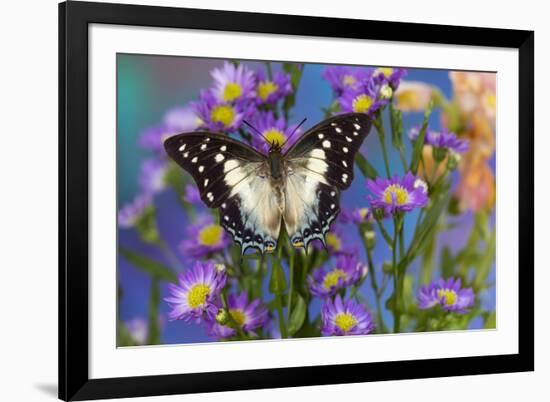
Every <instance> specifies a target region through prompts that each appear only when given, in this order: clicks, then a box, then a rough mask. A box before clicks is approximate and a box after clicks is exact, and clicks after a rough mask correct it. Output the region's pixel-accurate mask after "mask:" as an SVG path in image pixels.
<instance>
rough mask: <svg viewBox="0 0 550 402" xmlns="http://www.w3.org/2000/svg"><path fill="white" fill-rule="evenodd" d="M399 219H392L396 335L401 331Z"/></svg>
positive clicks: (394, 324)
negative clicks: (398, 256) (398, 262)
mask: <svg viewBox="0 0 550 402" xmlns="http://www.w3.org/2000/svg"><path fill="white" fill-rule="evenodd" d="M399 219H400V218H398V217H394V218H393V241H392V272H393V332H395V333H397V332H399V330H400V329H401V323H400V321H401V311H400V308H401V306H400V303H401V294H400V292H399V290H400V289H399V288H400V286H399V272H398V266H397V252H396V248H397V238H398V232H399V222H398V221H399Z"/></svg>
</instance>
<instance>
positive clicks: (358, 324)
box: [321, 295, 374, 336]
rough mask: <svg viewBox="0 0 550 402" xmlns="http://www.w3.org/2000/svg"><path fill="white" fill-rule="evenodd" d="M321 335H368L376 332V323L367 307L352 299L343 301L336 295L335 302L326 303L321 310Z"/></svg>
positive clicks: (327, 301)
mask: <svg viewBox="0 0 550 402" xmlns="http://www.w3.org/2000/svg"><path fill="white" fill-rule="evenodd" d="M321 322H322V326H321V333H322V334H323V335H325V336H330V335H366V334H369V333H371V332H372V331H373V330H374V322H373V321H372V317H371V315H370V313H369V312H368V311H367V310H366V308H365V306H363V305H362V304H359V303H355V302H354V301H353V300H352V299H350V300H347V301H346V302H344V301H342V298H341V297H340V295H336V297H335V298H334V301H332V300H331V299H330V298H329V299H327V300H326V301H325V304H324V305H323V307H322V309H321Z"/></svg>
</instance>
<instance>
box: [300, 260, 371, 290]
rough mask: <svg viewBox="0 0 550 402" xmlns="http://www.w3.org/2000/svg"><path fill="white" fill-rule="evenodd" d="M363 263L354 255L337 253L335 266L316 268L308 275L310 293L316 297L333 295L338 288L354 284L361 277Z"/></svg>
mask: <svg viewBox="0 0 550 402" xmlns="http://www.w3.org/2000/svg"><path fill="white" fill-rule="evenodd" d="M362 273H363V265H361V264H360V263H359V261H358V260H357V257H355V256H354V255H346V254H342V255H339V256H338V258H337V259H336V266H335V267H334V268H333V269H332V270H330V271H326V270H325V269H324V268H322V267H321V268H318V269H317V270H315V271H314V272H313V274H311V275H310V276H309V277H308V285H309V289H310V291H311V294H313V295H314V296H317V297H323V298H325V297H328V296H333V295H335V294H336V292H337V291H338V290H339V289H343V288H346V287H348V286H352V285H354V284H356V283H357V282H358V281H359V279H361V277H362Z"/></svg>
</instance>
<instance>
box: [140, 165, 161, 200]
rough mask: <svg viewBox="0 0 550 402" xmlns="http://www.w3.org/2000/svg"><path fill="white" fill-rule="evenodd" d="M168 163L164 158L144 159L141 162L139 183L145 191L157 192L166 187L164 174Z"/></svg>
mask: <svg viewBox="0 0 550 402" xmlns="http://www.w3.org/2000/svg"><path fill="white" fill-rule="evenodd" d="M167 167H168V164H167V163H166V160H161V159H146V160H144V161H143V162H142V164H141V171H140V175H139V184H140V186H141V188H142V190H143V191H145V192H147V193H152V194H154V193H158V192H160V191H162V190H164V189H165V188H166V183H165V180H164V178H165V176H166V170H167Z"/></svg>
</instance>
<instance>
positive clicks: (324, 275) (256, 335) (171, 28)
mask: <svg viewBox="0 0 550 402" xmlns="http://www.w3.org/2000/svg"><path fill="white" fill-rule="evenodd" d="M59 32H60V35H59V38H60V47H59V49H60V61H59V66H60V69H59V71H60V76H59V82H60V87H59V88H60V107H59V113H60V119H59V121H60V137H59V138H60V141H59V143H60V167H59V169H60V176H59V177H60V263H59V283H60V286H59V289H60V298H59V315H60V317H59V325H60V327H59V370H60V372H59V383H60V384H59V397H60V398H61V399H64V400H83V399H98V398H116V397H130V396H147V395H161V394H176V393H193V392H209V391H222V390H236V389H251V388H269V387H288V386H298V385H314V384H330V383H345V382H361V381H379V380H389V379H405V378H423V377H433V376H454V375H467V374H484V373H500V372H512V371H528V370H533V366H534V363H533V359H534V350H533V325H534V323H533V285H534V283H533V282H534V278H533V272H534V265H533V205H534V202H533V194H534V188H533V166H534V165H533V136H534V133H533V115H534V105H533V102H534V82H533V77H534V70H533V59H534V47H533V41H534V33H533V32H530V31H515V30H506V29H487V28H473V27H457V26H441V25H426V24H411V23H397V22H381V21H362V20H345V19H336V18H313V17H306V16H288V15H271V14H252V13H237V12H227V11H211V10H197V9H183V8H166V7H151V6H137V5H119V4H101V3H81V2H76V1H71V2H67V3H62V4H60V5H59Z"/></svg>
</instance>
